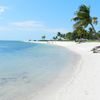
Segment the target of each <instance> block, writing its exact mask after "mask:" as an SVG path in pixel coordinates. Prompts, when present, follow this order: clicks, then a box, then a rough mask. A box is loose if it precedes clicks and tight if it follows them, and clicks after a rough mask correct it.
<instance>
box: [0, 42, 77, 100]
mask: <svg viewBox="0 0 100 100" xmlns="http://www.w3.org/2000/svg"><path fill="white" fill-rule="evenodd" d="M74 59H75V56H74V55H73V54H72V52H70V51H69V50H67V49H65V48H64V47H60V46H55V45H50V44H39V43H28V42H20V41H0V100H29V99H30V96H31V95H33V96H34V95H36V94H38V92H39V91H40V90H42V89H43V88H45V87H46V86H47V85H49V84H50V83H52V82H53V81H54V80H55V79H56V78H57V77H58V76H59V73H61V72H62V71H63V70H64V69H65V68H66V69H67V71H66V75H67V73H69V72H71V71H72V69H73V67H71V65H70V64H71V63H72V61H74Z"/></svg>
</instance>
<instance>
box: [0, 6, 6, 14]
mask: <svg viewBox="0 0 100 100" xmlns="http://www.w3.org/2000/svg"><path fill="white" fill-rule="evenodd" d="M7 9H8V7H6V6H0V14H2V13H4V12H5V11H6V10H7Z"/></svg>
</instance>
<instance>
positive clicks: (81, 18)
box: [72, 5, 98, 34]
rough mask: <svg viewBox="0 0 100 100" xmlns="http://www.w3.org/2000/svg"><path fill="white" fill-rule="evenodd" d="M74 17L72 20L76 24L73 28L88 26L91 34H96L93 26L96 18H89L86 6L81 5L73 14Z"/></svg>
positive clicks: (88, 9)
mask: <svg viewBox="0 0 100 100" xmlns="http://www.w3.org/2000/svg"><path fill="white" fill-rule="evenodd" d="M75 15H76V16H75V17H74V18H73V19H72V20H73V21H75V22H76V23H75V24H74V28H78V27H84V28H86V27H87V26H88V25H91V27H92V29H93V32H94V33H95V34H96V30H95V28H94V25H93V24H97V23H98V21H97V17H91V15H90V7H88V6H86V5H81V6H80V7H79V9H78V11H76V13H75Z"/></svg>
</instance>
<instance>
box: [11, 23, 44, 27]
mask: <svg viewBox="0 0 100 100" xmlns="http://www.w3.org/2000/svg"><path fill="white" fill-rule="evenodd" d="M11 25H12V26H14V27H16V28H20V29H33V28H43V27H44V25H43V24H42V23H41V22H39V21H21V22H12V23H11Z"/></svg>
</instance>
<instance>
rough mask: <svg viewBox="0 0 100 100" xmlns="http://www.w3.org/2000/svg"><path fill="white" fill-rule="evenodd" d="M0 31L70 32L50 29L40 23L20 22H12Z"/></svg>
mask: <svg viewBox="0 0 100 100" xmlns="http://www.w3.org/2000/svg"><path fill="white" fill-rule="evenodd" d="M0 31H5V32H7V31H27V32H40V33H41V32H43V33H57V32H62V33H67V32H68V31H67V30H66V29H65V28H61V27H60V28H50V27H48V26H47V25H45V24H44V23H42V22H40V21H33V20H27V21H18V22H11V23H8V24H6V25H4V26H0Z"/></svg>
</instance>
